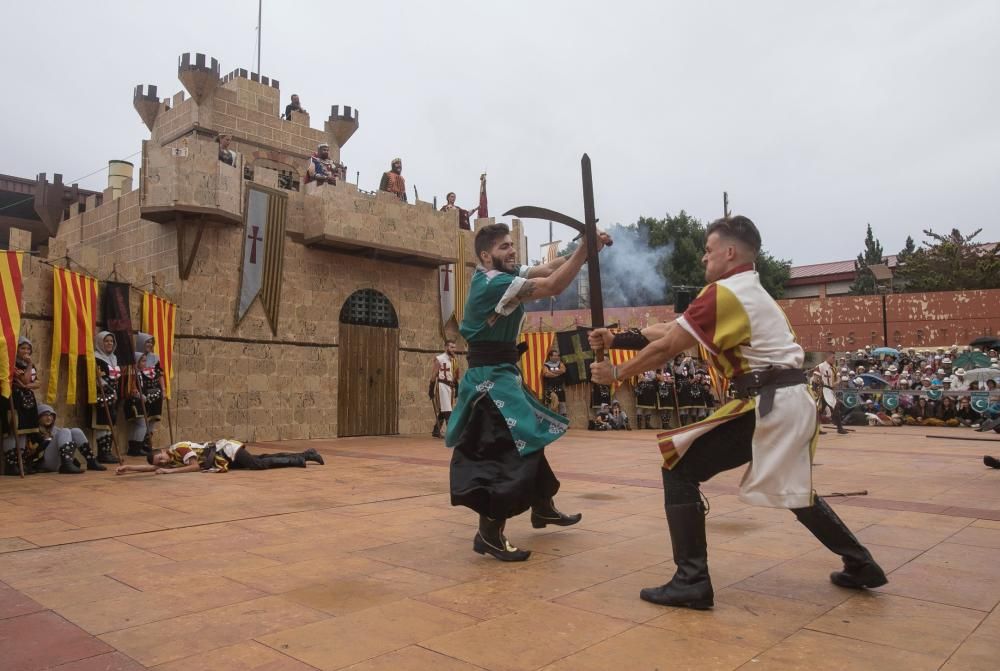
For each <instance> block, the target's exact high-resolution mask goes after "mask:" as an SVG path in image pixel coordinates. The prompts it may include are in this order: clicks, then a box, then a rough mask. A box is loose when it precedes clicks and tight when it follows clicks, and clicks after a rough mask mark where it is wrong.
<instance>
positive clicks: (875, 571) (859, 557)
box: [792, 496, 889, 589]
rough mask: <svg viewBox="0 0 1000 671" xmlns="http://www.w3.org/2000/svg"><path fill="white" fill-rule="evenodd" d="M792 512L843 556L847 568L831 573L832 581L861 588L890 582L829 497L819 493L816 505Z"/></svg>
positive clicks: (844, 585)
mask: <svg viewBox="0 0 1000 671" xmlns="http://www.w3.org/2000/svg"><path fill="white" fill-rule="evenodd" d="M792 512H793V513H795V517H797V518H798V520H799V522H801V523H802V525H803V526H805V528H807V529H809V531H811V532H812V534H813V536H815V537H816V538H817V539H818V540H819V542H820V543H822V544H823V545H825V546H826V547H827V549H829V550H830V551H831V552H833V553H834V554H838V555H840V556H841V557H842V558H843V560H844V570H843V571H834V572H833V573H831V574H830V582H832V583H833V584H834V585H839V586H840V587H851V588H853V589H861V588H862V587H880V586H882V585H884V584H886V583H887V582H889V580H888V579H887V578H886V577H885V573H884V572H883V571H882V568H881V567H880V566H879V565H878V564H876V563H875V559H874V558H873V557H872V555H871V553H870V552H868V550H867V548H865V546H863V545H862V544H861V543H859V542H858V539H857V538H855V537H854V534H852V533H851V530H850V529H848V528H847V525H846V524H844V522H843V521H842V520H841V519H840V518H839V517H837V513H835V512H833V509H832V508H830V506H829V505H827V503H826V501H824V500H823V499H821V498H820V497H818V496H817V497H816V503H815V504H814V505H812V506H810V507H808V508H795V509H794V510H792Z"/></svg>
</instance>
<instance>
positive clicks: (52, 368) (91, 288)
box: [45, 268, 97, 403]
mask: <svg viewBox="0 0 1000 671" xmlns="http://www.w3.org/2000/svg"><path fill="white" fill-rule="evenodd" d="M96 325H97V279H96V278H94V277H88V276H87V275H81V274H80V273H77V272H73V271H72V270H69V269H68V268H53V269H52V360H51V362H50V365H49V388H48V391H47V392H46V394H45V402H46V403H55V402H56V395H57V391H58V386H59V361H60V358H61V357H62V355H63V354H66V355H67V356H68V357H69V360H68V369H67V370H68V375H67V376H66V402H67V403H76V369H77V359H78V358H79V357H81V356H82V357H86V366H87V402H88V403H97V375H96V368H97V364H96V363H95V361H94V330H95V328H96Z"/></svg>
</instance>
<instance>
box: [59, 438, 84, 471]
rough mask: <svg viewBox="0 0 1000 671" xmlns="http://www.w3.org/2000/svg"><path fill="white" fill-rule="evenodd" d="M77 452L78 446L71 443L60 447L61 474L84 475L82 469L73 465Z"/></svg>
mask: <svg viewBox="0 0 1000 671" xmlns="http://www.w3.org/2000/svg"><path fill="white" fill-rule="evenodd" d="M74 452H76V444H75V443H72V442H69V443H64V444H63V445H61V446H60V447H59V462H60V463H59V472H60V473H83V471H81V470H80V468H79V467H78V466H77V465H76V464H74V463H73V453H74Z"/></svg>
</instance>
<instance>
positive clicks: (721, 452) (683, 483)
mask: <svg viewBox="0 0 1000 671" xmlns="http://www.w3.org/2000/svg"><path fill="white" fill-rule="evenodd" d="M756 424H757V418H756V417H755V416H754V413H752V412H748V413H746V414H745V415H741V416H739V417H737V418H736V419H734V420H731V421H729V422H726V423H725V424H720V425H719V426H718V427H716V428H714V429H712V430H711V431H709V432H708V433H706V434H703V435H701V436H699V437H698V438H696V439H695V441H694V443H692V445H691V447H690V448H688V451H687V452H685V453H684V456H683V457H681V460H680V461H679V462H677V465H676V466H674V467H673V468H672V469H670V470H667V469H666V468H664V469H663V500H664V502H665V503H666V505H668V506H669V505H675V504H680V503H697V502H698V501H700V500H701V494H700V491H701V490H700V489H699V485H700V484H701V483H703V482H706V481H708V480H711V479H712V478H713V477H715V476H716V475H718V474H719V473H721V472H723V471H728V470H730V469H733V468H738V467H739V466H742V465H744V464H748V463H750V461H751V460H752V459H753V431H754V428H755V426H756Z"/></svg>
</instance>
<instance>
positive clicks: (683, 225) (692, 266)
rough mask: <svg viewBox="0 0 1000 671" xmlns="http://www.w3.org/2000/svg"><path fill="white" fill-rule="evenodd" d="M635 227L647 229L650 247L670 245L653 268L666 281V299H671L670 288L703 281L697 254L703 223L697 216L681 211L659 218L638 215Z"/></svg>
mask: <svg viewBox="0 0 1000 671" xmlns="http://www.w3.org/2000/svg"><path fill="white" fill-rule="evenodd" d="M637 226H638V227H639V228H640V229H642V228H646V229H648V235H649V245H650V246H651V247H663V246H667V247H670V253H669V254H667V256H666V257H665V258H664V260H663V262H662V264H661V266H660V268H658V269H657V270H658V271H659V272H660V274H662V275H663V276H664V277H665V278H666V279H667V282H668V285H669V287H670V289H668V291H667V296H666V297H665V298H666V301H667V303H668V304H669V303H672V302H673V301H674V289H673V288H674V287H676V286H694V287H700V286H702V285H703V284H705V268H704V266H703V265H702V263H701V257H702V255H704V253H705V225H704V224H702V223H701V221H699V220H698V219H697V218H695V217H692V216H691V215H690V214H688V213H687V212H685V211H684V210H681V211H680V212H679V213H678V214H676V215H674V216H671V215H670V214H669V213H668V214H667V215H666V216H665V217H664V218H663V219H653V218H649V217H640V218H639V222H638V224H637Z"/></svg>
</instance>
